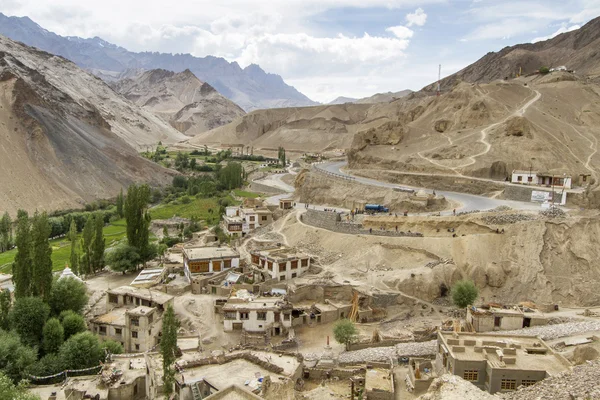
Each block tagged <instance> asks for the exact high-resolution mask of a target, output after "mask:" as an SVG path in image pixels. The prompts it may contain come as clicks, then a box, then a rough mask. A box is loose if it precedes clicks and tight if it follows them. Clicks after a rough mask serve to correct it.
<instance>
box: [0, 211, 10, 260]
mask: <svg viewBox="0 0 600 400" xmlns="http://www.w3.org/2000/svg"><path fill="white" fill-rule="evenodd" d="M12 241H13V237H12V220H11V219H10V215H8V211H6V212H5V213H4V215H3V216H2V219H0V253H1V252H4V251H8V250H10V248H11V247H12Z"/></svg>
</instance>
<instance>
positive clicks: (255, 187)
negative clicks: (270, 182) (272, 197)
mask: <svg viewBox="0 0 600 400" xmlns="http://www.w3.org/2000/svg"><path fill="white" fill-rule="evenodd" d="M249 190H250V191H251V192H259V193H268V194H281V193H285V191H283V190H281V189H277V188H274V187H272V186H267V185H263V184H262V183H258V182H251V183H250V186H249Z"/></svg>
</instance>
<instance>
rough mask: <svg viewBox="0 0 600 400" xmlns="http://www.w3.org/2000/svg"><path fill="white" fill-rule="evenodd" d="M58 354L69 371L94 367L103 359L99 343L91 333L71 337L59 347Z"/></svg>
mask: <svg viewBox="0 0 600 400" xmlns="http://www.w3.org/2000/svg"><path fill="white" fill-rule="evenodd" d="M58 354H59V356H60V358H62V360H63V361H64V363H65V366H66V367H67V368H69V369H83V368H90V367H95V366H97V365H98V364H99V363H100V361H101V360H103V358H104V351H103V350H102V348H101V347H100V342H99V341H98V338H97V337H96V336H95V335H94V334H93V333H91V332H81V333H78V334H76V335H73V336H71V337H70V338H69V339H68V340H67V341H66V342H64V343H63V345H62V346H60V351H59V353H58Z"/></svg>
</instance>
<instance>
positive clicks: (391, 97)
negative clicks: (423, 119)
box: [327, 89, 413, 105]
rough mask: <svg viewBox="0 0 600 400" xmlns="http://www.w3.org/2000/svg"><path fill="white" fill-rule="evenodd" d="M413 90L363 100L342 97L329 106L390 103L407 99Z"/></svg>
mask: <svg viewBox="0 0 600 400" xmlns="http://www.w3.org/2000/svg"><path fill="white" fill-rule="evenodd" d="M412 92H413V91H412V90H408V89H407V90H401V91H399V92H387V93H376V94H374V95H373V96H370V97H364V98H362V99H353V98H352V97H343V96H340V97H338V98H337V99H335V100H333V101H332V102H330V103H327V104H328V105H336V104H345V103H356V104H374V103H389V102H390V101H394V100H397V99H401V98H402V97H406V96H408V95H409V94H411V93H412Z"/></svg>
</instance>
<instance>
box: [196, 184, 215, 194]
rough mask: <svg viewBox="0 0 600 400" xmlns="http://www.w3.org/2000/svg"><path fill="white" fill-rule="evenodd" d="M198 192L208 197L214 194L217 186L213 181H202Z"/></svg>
mask: <svg viewBox="0 0 600 400" xmlns="http://www.w3.org/2000/svg"><path fill="white" fill-rule="evenodd" d="M198 190H199V191H200V193H201V194H202V195H203V196H204V197H210V196H212V195H214V194H215V193H216V191H217V185H215V183H214V182H213V181H204V182H201V183H200V185H199V186H198Z"/></svg>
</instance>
